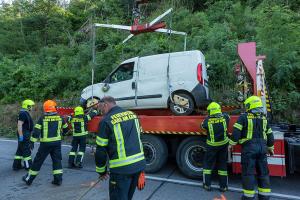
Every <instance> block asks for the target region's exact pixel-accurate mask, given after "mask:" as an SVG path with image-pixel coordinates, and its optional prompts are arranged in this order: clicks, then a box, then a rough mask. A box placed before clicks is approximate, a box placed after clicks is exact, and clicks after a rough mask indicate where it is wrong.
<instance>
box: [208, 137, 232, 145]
mask: <svg viewBox="0 0 300 200" xmlns="http://www.w3.org/2000/svg"><path fill="white" fill-rule="evenodd" d="M228 141H229V139H228V137H226V139H225V140H223V141H220V142H211V141H209V140H206V143H207V144H208V145H210V146H222V145H224V144H227V143H228Z"/></svg>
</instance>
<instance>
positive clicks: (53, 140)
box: [40, 136, 61, 142]
mask: <svg viewBox="0 0 300 200" xmlns="http://www.w3.org/2000/svg"><path fill="white" fill-rule="evenodd" d="M60 140H61V136H57V137H51V138H41V139H40V141H41V142H55V141H60Z"/></svg>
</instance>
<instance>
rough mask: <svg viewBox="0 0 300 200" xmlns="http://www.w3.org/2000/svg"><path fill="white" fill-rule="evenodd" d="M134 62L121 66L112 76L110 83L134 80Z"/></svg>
mask: <svg viewBox="0 0 300 200" xmlns="http://www.w3.org/2000/svg"><path fill="white" fill-rule="evenodd" d="M133 69H134V62H131V63H125V64H123V65H120V66H119V67H118V69H117V70H116V71H115V72H114V73H113V74H112V75H111V76H110V80H109V82H110V83H116V82H120V81H126V80H130V79H132V78H133Z"/></svg>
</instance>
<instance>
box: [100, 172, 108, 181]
mask: <svg viewBox="0 0 300 200" xmlns="http://www.w3.org/2000/svg"><path fill="white" fill-rule="evenodd" d="M108 177H109V174H108V172H104V173H99V179H100V180H101V181H103V180H106V179H108Z"/></svg>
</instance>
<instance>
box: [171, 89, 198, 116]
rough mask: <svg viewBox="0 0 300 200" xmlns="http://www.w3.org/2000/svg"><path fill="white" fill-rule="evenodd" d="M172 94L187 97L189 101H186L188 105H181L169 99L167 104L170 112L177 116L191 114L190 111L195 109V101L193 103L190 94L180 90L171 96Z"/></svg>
mask: <svg viewBox="0 0 300 200" xmlns="http://www.w3.org/2000/svg"><path fill="white" fill-rule="evenodd" d="M174 95H178V96H180V97H183V98H185V99H187V100H188V102H189V103H188V107H183V106H180V105H177V104H175V103H174V102H172V101H170V103H169V106H170V109H171V111H172V113H173V114H174V115H178V116H184V115H190V114H192V112H193V111H194V110H195V103H194V100H193V98H192V97H191V96H190V95H188V94H185V93H182V92H176V93H174V94H173V96H174ZM172 98H173V97H172Z"/></svg>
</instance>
